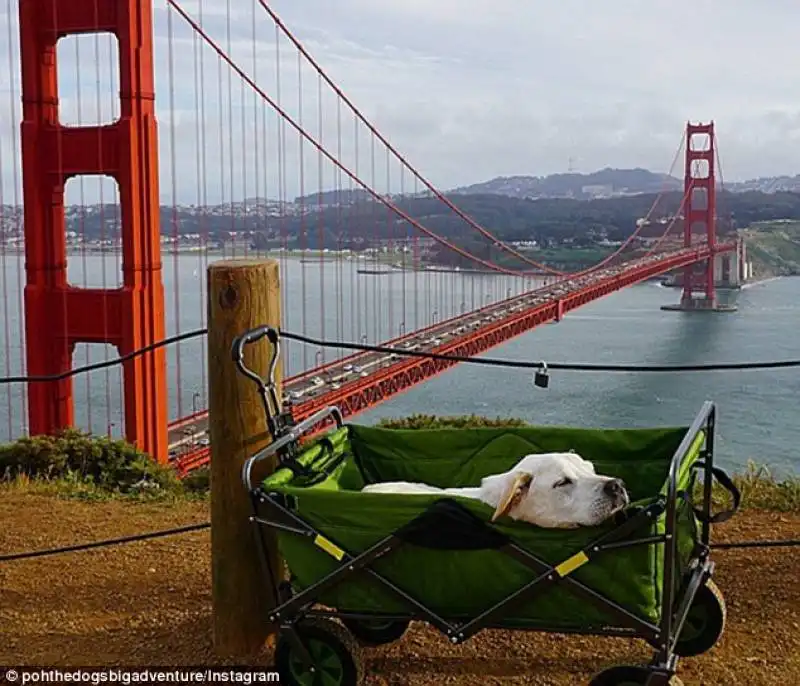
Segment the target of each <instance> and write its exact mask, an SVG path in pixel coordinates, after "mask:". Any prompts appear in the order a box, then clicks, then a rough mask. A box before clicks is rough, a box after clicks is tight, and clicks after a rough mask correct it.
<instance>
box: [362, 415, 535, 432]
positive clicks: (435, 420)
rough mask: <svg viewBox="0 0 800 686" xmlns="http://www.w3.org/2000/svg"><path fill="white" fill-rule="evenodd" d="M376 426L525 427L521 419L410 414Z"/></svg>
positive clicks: (421, 427) (392, 427)
mask: <svg viewBox="0 0 800 686" xmlns="http://www.w3.org/2000/svg"><path fill="white" fill-rule="evenodd" d="M378 426H380V427H383V428H385V429H444V428H449V429H465V428H472V429H477V428H481V427H496V428H499V427H514V426H526V422H524V421H523V420H522V419H514V418H512V419H505V418H503V417H496V418H494V419H492V418H491V417H480V416H478V415H475V414H471V415H463V416H459V417H437V416H435V415H430V414H412V415H411V416H410V417H403V418H401V419H381V420H380V422H378Z"/></svg>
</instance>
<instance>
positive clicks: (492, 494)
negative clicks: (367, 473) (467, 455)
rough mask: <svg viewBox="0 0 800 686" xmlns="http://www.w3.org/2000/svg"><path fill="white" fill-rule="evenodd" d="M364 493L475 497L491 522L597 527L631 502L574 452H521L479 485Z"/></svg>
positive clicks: (396, 486)
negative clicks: (513, 461) (512, 462)
mask: <svg viewBox="0 0 800 686" xmlns="http://www.w3.org/2000/svg"><path fill="white" fill-rule="evenodd" d="M362 490H363V492H365V493H407V494H414V493H442V494H443V495H458V496H462V497H465V498H475V499H476V500H480V501H482V502H484V503H486V504H487V505H489V506H490V507H493V508H494V515H493V516H492V521H495V520H496V519H498V518H500V517H503V516H504V515H508V516H509V517H511V518H512V519H519V520H523V521H525V522H529V523H530V524H535V525H536V526H541V527H545V528H554V529H555V528H559V529H573V528H577V527H579V526H597V525H598V524H600V523H602V522H603V521H605V520H606V519H608V518H609V517H611V516H612V515H613V514H614V513H616V512H618V511H619V510H621V509H623V508H624V507H625V506H627V505H628V503H629V502H630V499H629V496H628V492H627V491H626V489H625V484H624V483H623V482H622V481H621V480H620V479H615V478H613V477H608V476H599V475H597V474H595V471H594V465H593V464H592V463H591V462H589V461H587V460H584V459H583V458H582V457H581V456H580V455H578V454H577V453H574V452H569V453H541V454H531V455H526V456H525V457H523V458H522V459H521V460H520V461H519V462H518V463H517V464H516V465H515V466H514V467H513V468H512V469H510V470H509V471H507V472H505V473H503V474H493V475H491V476H487V477H485V478H483V479H482V480H481V485H480V486H478V487H468V488H436V487H434V486H428V485H427V484H420V483H411V482H407V481H393V482H385V483H376V484H370V485H368V486H365V487H364V488H363V489H362Z"/></svg>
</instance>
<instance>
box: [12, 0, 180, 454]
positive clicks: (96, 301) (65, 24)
mask: <svg viewBox="0 0 800 686" xmlns="http://www.w3.org/2000/svg"><path fill="white" fill-rule="evenodd" d="M19 14H20V45H21V53H22V55H21V66H22V102H23V120H22V178H23V191H24V198H25V201H24V218H25V272H26V286H25V330H26V335H27V371H28V373H29V374H30V375H33V376H40V375H56V374H62V373H64V372H67V371H69V370H70V369H71V368H72V353H73V350H74V348H75V344H76V343H78V342H90V343H110V344H112V345H114V346H116V347H117V348H118V350H119V352H120V353H121V354H126V353H130V352H132V351H134V350H136V349H137V348H141V347H144V346H147V345H149V344H151V343H154V342H156V341H159V340H161V339H163V338H164V330H165V320H164V289H163V285H162V281H161V250H160V242H159V195H158V146H157V138H156V120H155V101H154V79H153V43H152V36H153V27H152V2H151V1H150V0H103V1H102V2H97V0H20V7H19ZM97 32H108V33H112V34H113V35H114V36H116V38H117V41H118V44H119V74H120V76H119V79H120V101H121V102H120V118H119V120H118V121H116V122H114V123H113V124H110V125H107V126H63V125H62V124H61V123H60V120H59V103H58V79H57V69H56V67H57V65H56V43H57V42H58V40H59V39H60V38H63V37H65V36H69V35H74V34H81V33H97ZM80 174H104V175H106V176H110V177H112V178H113V179H115V180H116V181H117V183H118V184H119V194H120V205H121V208H120V211H121V222H122V227H121V233H122V272H123V283H122V286H121V287H120V288H117V289H108V290H104V289H95V288H92V289H88V288H76V287H73V286H70V285H69V283H68V281H67V250H66V231H65V219H64V186H65V184H66V181H67V179H69V178H70V177H72V176H77V175H80ZM123 373H124V381H125V435H126V438H127V439H128V440H129V441H130V442H132V443H135V444H136V445H137V446H138V447H139V448H141V449H142V450H144V451H146V452H148V453H149V454H151V455H152V456H153V457H155V458H157V459H159V460H162V461H163V460H166V459H167V385H166V355H165V352H164V349H163V348H162V349H159V350H157V351H154V352H149V353H146V354H143V355H140V356H138V357H136V358H134V359H132V360H130V361H128V362H126V363H125V364H124V368H123ZM28 391H29V398H30V403H29V422H30V432H31V434H34V435H35V434H44V433H53V432H55V431H58V430H59V429H62V428H65V427H68V426H71V425H72V424H73V416H74V407H73V397H72V381H71V379H64V380H61V381H52V382H42V383H31V384H29V387H28Z"/></svg>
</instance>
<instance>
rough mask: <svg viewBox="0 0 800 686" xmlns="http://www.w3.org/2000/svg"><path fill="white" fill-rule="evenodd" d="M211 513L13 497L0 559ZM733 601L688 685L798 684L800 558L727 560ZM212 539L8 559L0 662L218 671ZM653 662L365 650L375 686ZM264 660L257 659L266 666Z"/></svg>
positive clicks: (550, 646) (722, 581)
mask: <svg viewBox="0 0 800 686" xmlns="http://www.w3.org/2000/svg"><path fill="white" fill-rule="evenodd" d="M207 518H208V511H207V505H206V504H203V503H186V504H182V505H180V506H175V505H171V506H167V505H158V504H132V503H121V502H100V503H83V502H74V501H65V500H58V499H55V498H53V497H50V496H43V495H34V494H26V493H14V492H5V493H3V494H2V497H0V522H2V527H0V554H1V553H11V552H18V551H24V550H31V549H38V548H46V547H51V546H58V545H68V544H72V543H76V542H88V541H92V540H98V539H102V538H108V537H115V536H124V535H129V534H135V533H140V532H143V531H148V530H156V529H161V528H168V527H172V526H181V525H185V524H192V523H197V522H203V521H206V520H207ZM716 531H717V537H718V538H717V539H716V540H718V541H724V540H741V539H756V538H781V537H784V538H789V537H797V536H798V533H800V514H776V513H755V512H744V513H741V514H740V515H739V516H738V517H737V518H736V519H734V520H733V521H731V522H728V523H727V524H724V525H720V526H719V527H717V530H716ZM715 559H716V561H717V573H716V580H717V583H718V584H719V585H720V587H721V588H722V590H723V592H724V593H725V597H726V600H727V604H728V627H727V630H726V633H725V636H724V638H723V640H722V641H721V643H720V644H719V645H718V646H716V647H715V648H714V649H713V650H711V651H710V652H709V653H706V654H705V655H703V656H701V657H698V658H692V659H685V660H682V661H681V663H680V668H679V675H680V676H681V678H682V679H683V681H684V682H685V683H686V684H687V685H689V684H698V685H699V684H703V685H709V686H710V685H719V686H723V685H724V686H731V685H737V684H741V685H742V686H761V685H765V686H766V685H770V684H775V685H776V686H777V685H778V684H780V685H781V686H788V685H789V684H800V549H797V548H783V549H780V548H778V549H775V548H773V549H758V550H752V549H751V550H733V551H719V552H717V553H716V554H715ZM209 568H210V535H209V532H208V530H204V531H200V532H196V533H190V534H185V535H181V536H177V537H171V538H162V539H155V540H152V541H143V542H137V543H132V544H127V545H121V546H116V547H113V548H101V549H97V550H90V551H86V552H75V553H68V554H63V555H58V556H55V557H46V558H40V559H31V560H22V561H13V562H0V665H46V666H81V665H103V666H123V665H124V666H157V665H202V664H215V660H214V656H213V650H212V641H211V621H210V619H211V618H210V606H211V590H210V571H209ZM648 656H649V649H648V648H647V646H645V644H644V643H642V642H640V641H634V640H628V639H596V638H584V637H567V636H561V635H545V634H533V633H528V634H525V633H518V632H515V633H512V632H506V631H486V632H483V633H481V634H479V635H478V636H477V637H475V638H474V639H472V640H471V641H469V642H467V643H466V644H465V645H462V646H457V647H453V646H451V645H450V644H448V643H447V642H446V641H445V640H444V638H443V637H442V636H441V635H440V634H438V633H436V632H435V631H433V630H430V629H427V628H426V627H425V626H423V625H417V626H412V628H411V630H410V631H409V632H408V633H407V634H406V636H405V637H404V638H403V639H402V640H401V641H399V642H398V643H396V644H394V645H391V646H388V647H384V648H378V649H369V650H365V651H364V665H365V670H366V673H367V674H368V675H369V678H368V683H369V684H374V685H378V684H381V685H385V686H402V685H405V684H409V685H411V684H414V685H415V686H425V685H430V686H433V685H439V684H446V683H453V684H465V685H467V686H473V685H474V686H477V685H478V684H480V685H481V686H486V685H489V684H541V685H545V684H548V685H553V686H556V685H559V686H560V685H564V686H566V685H570V686H572V685H575V684H584V683H587V682H588V679H589V678H590V676H591V675H592V674H593V673H595V672H597V671H599V670H600V669H602V668H603V667H604V666H607V665H609V664H613V663H615V662H623V663H636V662H640V661H642V660H644V659H647V657H648ZM270 660H271V655H270V654H269V652H268V651H267V652H265V653H264V654H263V655H262V656H260V657H259V659H258V662H259V663H260V664H264V665H268V664H270Z"/></svg>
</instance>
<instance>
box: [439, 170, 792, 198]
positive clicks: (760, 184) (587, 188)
mask: <svg viewBox="0 0 800 686" xmlns="http://www.w3.org/2000/svg"><path fill="white" fill-rule="evenodd" d="M723 186H724V189H725V190H726V191H729V192H731V193H747V192H750V191H757V192H759V193H767V194H772V193H785V192H789V193H800V174H797V175H795V176H761V177H758V178H755V179H748V180H746V181H733V182H731V181H727V182H726V181H723ZM681 188H683V181H682V180H681V179H677V178H675V177H672V176H668V175H667V174H655V173H653V172H651V171H648V170H647V169H638V168H637V169H611V168H609V167H606V168H605V169H601V170H600V171H596V172H593V173H592V174H551V175H550V176H498V177H496V178H494V179H491V180H489V181H484V182H483V183H475V184H472V185H471V186H463V187H461V188H456V189H454V190H452V191H450V193H453V194H458V195H473V194H474V195H484V194H491V195H506V196H509V197H512V198H525V199H532V200H538V199H544V198H571V199H574V200H597V199H602V198H619V197H624V196H628V195H642V194H647V193H660V192H662V191H675V190H680V189H681Z"/></svg>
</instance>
